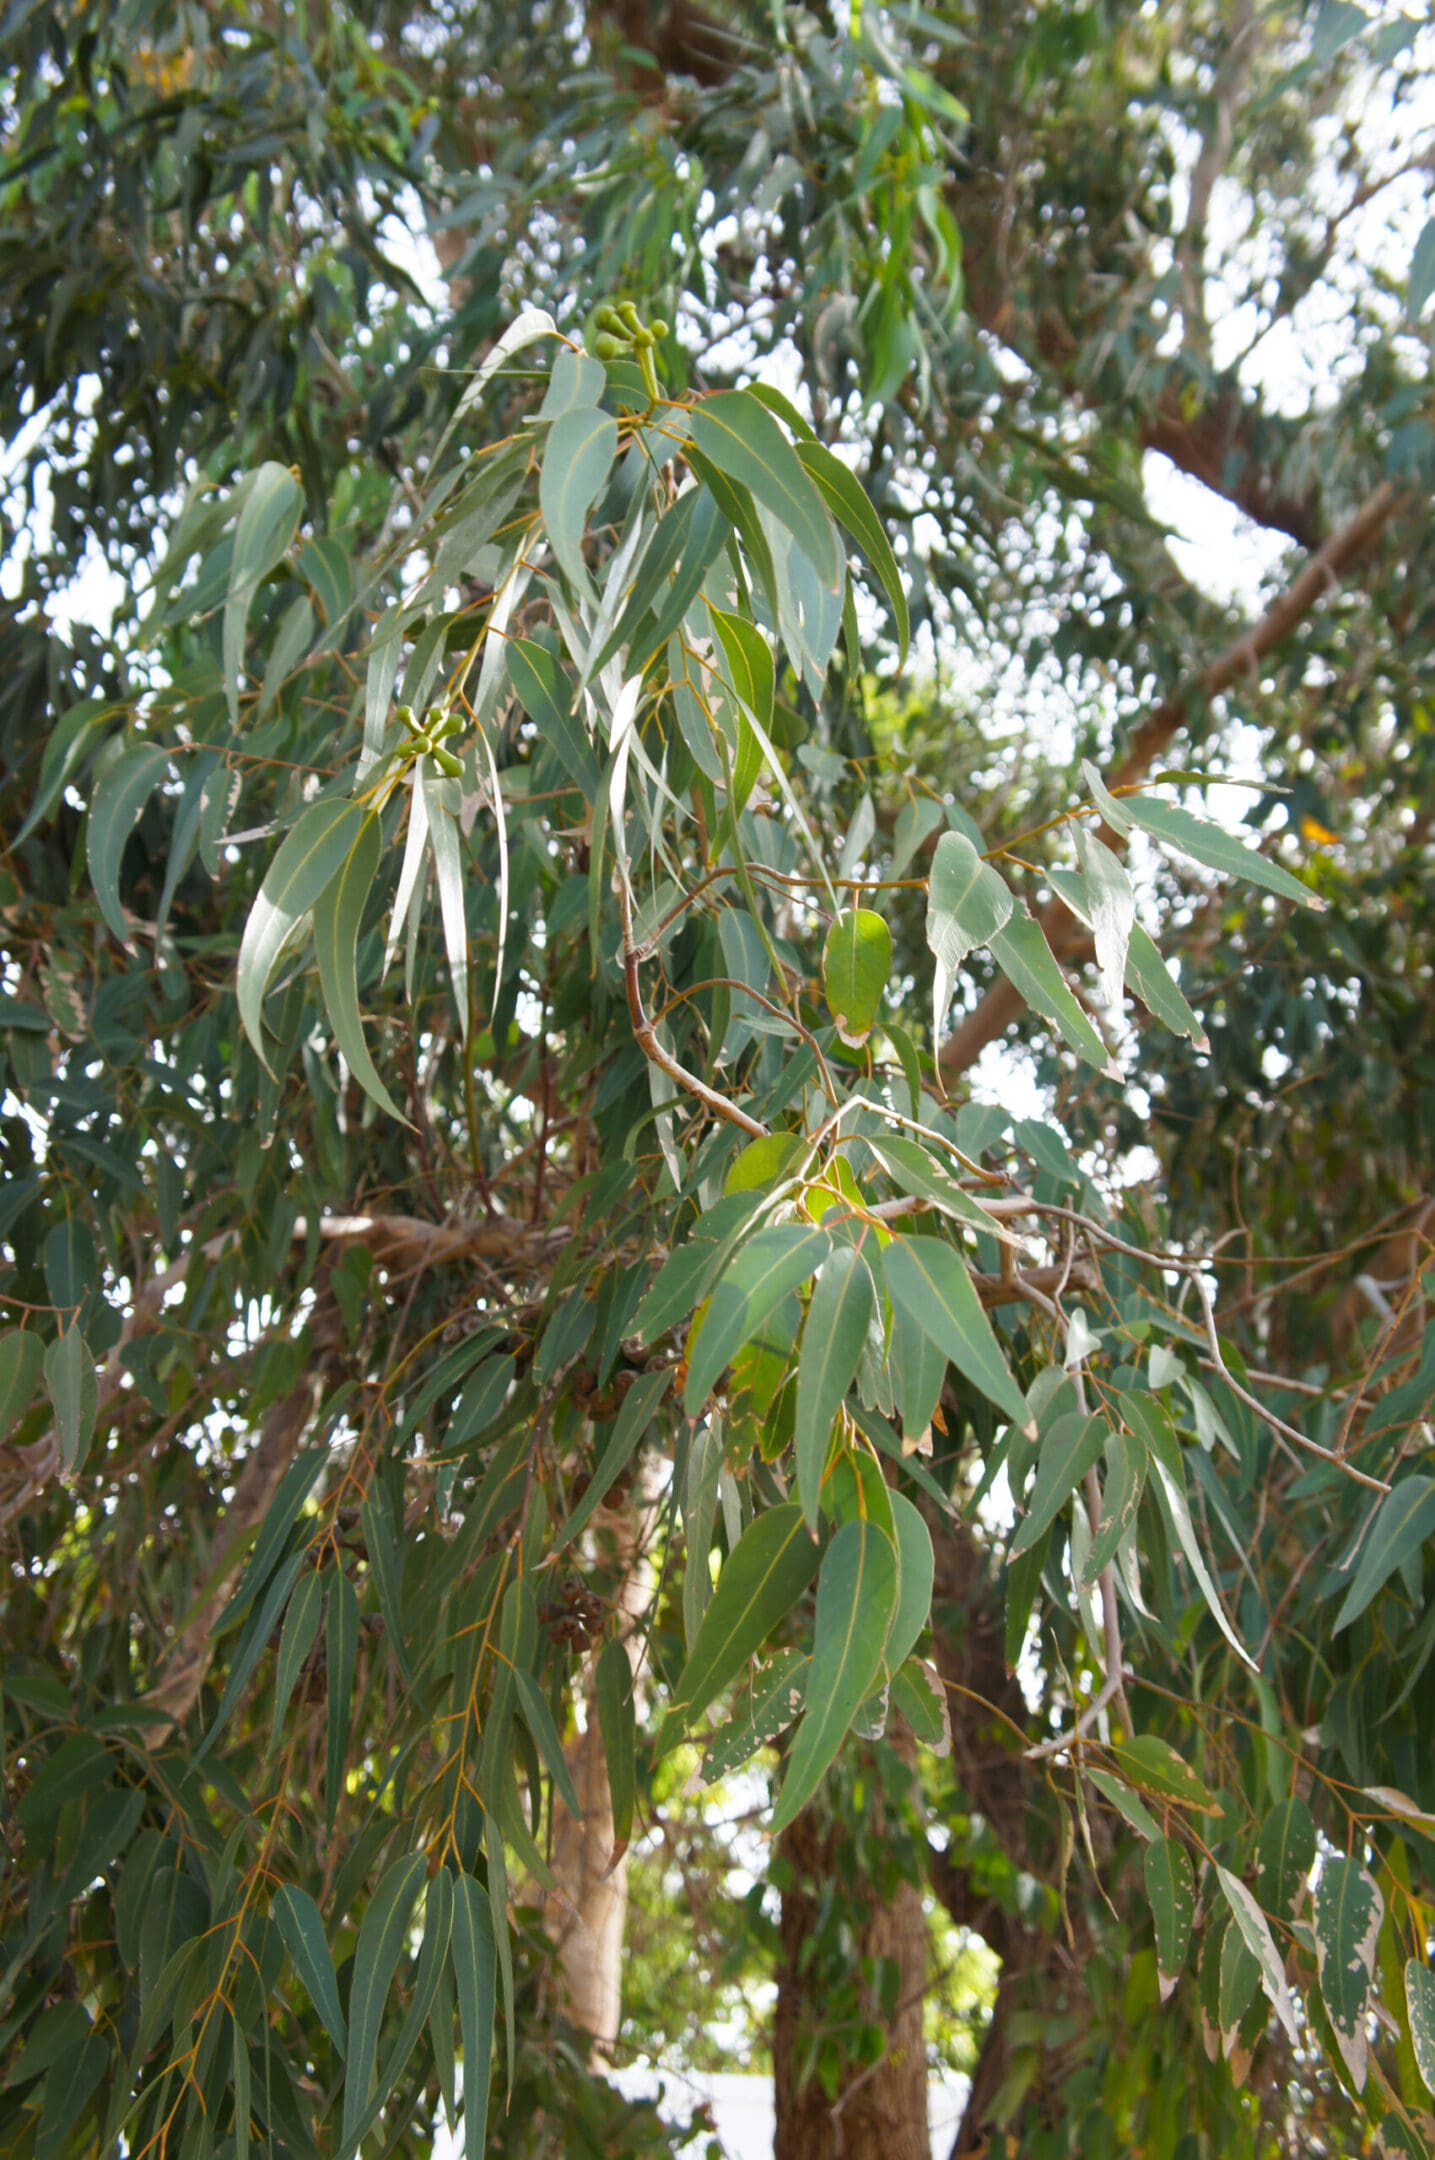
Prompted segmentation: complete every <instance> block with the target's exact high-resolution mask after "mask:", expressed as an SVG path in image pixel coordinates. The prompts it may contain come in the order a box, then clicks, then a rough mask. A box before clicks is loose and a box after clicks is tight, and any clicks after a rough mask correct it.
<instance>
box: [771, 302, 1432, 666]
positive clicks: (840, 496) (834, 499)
mask: <svg viewBox="0 0 1435 2160" xmlns="http://www.w3.org/2000/svg"><path fill="white" fill-rule="evenodd" d="M1417 312H1418V311H1417ZM753 395H754V396H761V395H762V392H761V391H760V390H755V391H754V392H753ZM796 450H797V456H798V459H799V461H800V462H801V464H802V465H803V467H804V468H805V470H806V471H807V472H808V473H809V474H810V475H811V477H812V478H813V479H814V480H815V481H816V482H817V485H818V487H819V488H820V489H821V491H822V495H823V497H824V499H825V501H826V504H827V507H828V509H829V510H830V511H831V512H832V514H833V516H834V517H835V518H837V519H839V520H840V522H841V523H842V524H844V525H845V526H846V527H847V530H848V531H849V532H850V533H851V535H852V537H853V539H854V540H855V541H856V542H857V545H858V546H859V547H860V548H861V550H862V552H863V554H864V555H865V556H866V557H867V560H868V562H869V563H870V564H871V565H872V568H873V569H874V570H875V571H876V573H877V575H878V577H879V579H880V580H881V583H882V590H883V592H885V593H886V595H887V601H888V605H889V606H890V607H891V610H892V619H893V621H894V622H895V623H896V625H897V664H898V666H899V667H904V666H905V665H906V660H907V647H908V645H909V643H910V641H911V634H912V632H911V623H910V620H909V618H908V612H907V594H906V589H905V587H904V586H903V584H902V577H901V572H900V571H899V570H898V568H897V558H896V556H895V555H894V554H893V553H892V543H891V541H890V540H889V539H888V538H887V535H886V533H885V532H884V530H883V528H882V520H881V519H880V518H879V517H878V515H877V513H876V511H875V510H874V509H873V507H872V505H871V503H870V502H869V501H868V499H867V493H866V490H865V489H864V487H863V486H862V483H861V481H860V480H859V479H858V478H857V475H856V474H855V473H854V472H852V471H851V469H850V468H849V467H848V466H846V465H844V464H843V462H842V460H841V458H840V457H836V456H834V455H833V453H832V451H830V450H829V449H828V448H827V446H826V444H825V443H820V442H817V441H815V440H812V439H809V438H806V437H803V438H802V439H800V440H799V441H798V443H797V445H796Z"/></svg>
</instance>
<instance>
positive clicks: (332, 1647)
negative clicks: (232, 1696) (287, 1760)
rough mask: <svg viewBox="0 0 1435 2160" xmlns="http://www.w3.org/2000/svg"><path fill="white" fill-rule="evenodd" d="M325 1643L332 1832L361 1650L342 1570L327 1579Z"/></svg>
mask: <svg viewBox="0 0 1435 2160" xmlns="http://www.w3.org/2000/svg"><path fill="white" fill-rule="evenodd" d="M328 1593H329V1594H328V1604H327V1610H326V1613H325V1629H324V1642H325V1650H326V1653H327V1657H328V1690H329V1703H328V1717H327V1720H326V1749H325V1758H324V1813H325V1818H326V1820H327V1822H328V1825H329V1827H330V1829H331V1830H332V1828H333V1826H334V1817H335V1814H336V1812H337V1810H338V1806H339V1795H340V1793H341V1792H342V1791H343V1789H344V1754H345V1749H346V1747H347V1745H348V1739H349V1715H350V1712H351V1710H352V1709H353V1691H354V1663H355V1660H356V1658H357V1656H358V1649H359V1601H358V1598H357V1597H356V1596H355V1594H354V1586H353V1584H352V1583H351V1582H350V1580H349V1578H348V1576H347V1575H346V1574H345V1573H344V1571H343V1569H342V1568H336V1569H334V1570H333V1571H332V1573H331V1574H330V1576H329V1579H328Z"/></svg>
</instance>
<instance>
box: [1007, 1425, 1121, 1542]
mask: <svg viewBox="0 0 1435 2160" xmlns="http://www.w3.org/2000/svg"><path fill="white" fill-rule="evenodd" d="M1110 1430H1111V1428H1110V1426H1109V1425H1108V1424H1107V1422H1106V1420H1105V1418H1104V1417H1101V1416H1100V1415H1097V1416H1095V1417H1083V1416H1082V1414H1081V1412H1080V1411H1071V1412H1069V1413H1068V1414H1067V1415H1066V1416H1065V1417H1059V1418H1056V1419H1055V1420H1054V1421H1053V1422H1052V1424H1051V1426H1050V1428H1049V1429H1048V1430H1047V1431H1046V1432H1045V1433H1043V1434H1042V1438H1041V1453H1040V1454H1039V1455H1038V1457H1037V1464H1036V1483H1035V1485H1034V1486H1033V1488H1032V1495H1031V1501H1030V1504H1029V1505H1028V1508H1027V1512H1026V1519H1025V1521H1024V1522H1022V1524H1021V1525H1020V1527H1019V1528H1018V1530H1017V1533H1016V1536H1015V1537H1014V1538H1013V1539H1012V1546H1011V1551H1012V1558H1013V1559H1015V1558H1016V1556H1017V1554H1018V1553H1024V1552H1027V1551H1028V1550H1029V1549H1030V1548H1031V1546H1033V1545H1034V1544H1035V1543H1036V1541H1037V1539H1038V1538H1039V1537H1040V1536H1041V1535H1042V1534H1043V1532H1044V1531H1046V1530H1048V1529H1050V1527H1051V1525H1052V1523H1054V1522H1055V1520H1056V1518H1057V1515H1058V1514H1059V1513H1060V1511H1061V1509H1062V1508H1063V1507H1065V1505H1066V1503H1067V1501H1068V1500H1069V1499H1070V1498H1071V1495H1072V1493H1073V1492H1074V1491H1075V1490H1076V1488H1077V1486H1078V1485H1079V1484H1080V1483H1081V1481H1082V1479H1083V1478H1084V1477H1085V1475H1086V1473H1087V1471H1088V1470H1089V1469H1091V1467H1092V1465H1093V1464H1094V1463H1097V1462H1099V1461H1100V1460H1101V1455H1102V1451H1103V1450H1104V1448H1105V1446H1106V1442H1107V1439H1108V1436H1109V1434H1110Z"/></svg>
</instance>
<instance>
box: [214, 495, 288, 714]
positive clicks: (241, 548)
mask: <svg viewBox="0 0 1435 2160" xmlns="http://www.w3.org/2000/svg"><path fill="white" fill-rule="evenodd" d="M303 510H304V490H303V489H302V488H301V487H300V485H299V483H298V481H297V480H296V479H295V477H294V475H293V473H291V472H290V470H289V468H288V466H287V465H278V464H275V463H273V462H270V463H268V464H264V465H261V466H260V467H259V470H258V471H257V472H256V473H255V474H254V476H253V478H252V480H251V482H250V486H249V491H248V493H247V495H246V496H245V499H244V508H243V509H242V510H241V511H240V513H239V523H238V525H237V526H236V527H235V532H234V552H233V554H232V555H231V557H230V559H229V590H228V592H227V593H226V595H225V600H224V633H223V663H224V694H225V697H226V698H227V699H228V702H229V721H230V725H231V727H237V726H238V724H239V671H240V668H241V666H242V664H243V661H244V634H245V631H246V629H247V627H248V623H249V610H250V608H251V607H252V606H253V604H254V595H255V594H256V593H257V592H258V590H259V587H260V586H261V585H262V583H263V582H264V580H265V578H267V577H268V575H269V573H270V571H271V570H273V569H274V568H275V567H276V565H277V564H279V563H281V562H282V561H283V559H284V557H285V555H286V554H287V553H288V551H289V549H290V547H291V546H292V545H293V541H294V535H295V534H296V533H297V532H298V530H299V519H300V517H301V516H302V514H303Z"/></svg>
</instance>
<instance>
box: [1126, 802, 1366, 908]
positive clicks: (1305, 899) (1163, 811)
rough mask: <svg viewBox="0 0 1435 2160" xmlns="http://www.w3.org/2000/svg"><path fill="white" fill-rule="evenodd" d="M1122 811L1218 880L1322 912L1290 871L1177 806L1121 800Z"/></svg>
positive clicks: (1317, 898)
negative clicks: (1241, 881) (1242, 882)
mask: <svg viewBox="0 0 1435 2160" xmlns="http://www.w3.org/2000/svg"><path fill="white" fill-rule="evenodd" d="M1121 808H1122V810H1123V811H1124V813H1125V815H1126V817H1127V819H1128V820H1129V822H1130V823H1131V824H1132V825H1134V826H1136V827H1138V828H1139V830H1140V831H1142V832H1145V833H1149V834H1150V835H1151V838H1152V839H1153V840H1156V841H1159V842H1160V844H1161V845H1162V846H1163V847H1167V848H1171V849H1172V850H1173V851H1174V852H1175V853H1176V854H1178V855H1187V856H1189V857H1190V858H1191V860H1192V861H1193V862H1198V863H1203V864H1204V865H1205V867H1206V868H1207V869H1208V870H1216V871H1219V873H1220V875H1221V876H1222V877H1236V878H1245V879H1247V880H1248V881H1249V883H1251V884H1252V885H1260V886H1262V887H1263V888H1264V889H1265V891H1267V892H1273V893H1277V894H1279V896H1280V897H1281V899H1283V900H1295V901H1298V902H1299V904H1300V905H1301V906H1302V907H1308V908H1314V909H1316V910H1317V911H1319V910H1320V909H1322V908H1323V907H1324V906H1325V902H1324V900H1322V899H1321V897H1320V895H1319V894H1318V893H1313V892H1312V891H1311V890H1310V888H1309V886H1306V885H1302V884H1301V882H1300V880H1299V878H1294V877H1292V876H1291V874H1290V872H1289V870H1283V869H1282V868H1281V866H1280V864H1279V863H1273V862H1270V861H1268V860H1267V858H1266V857H1265V856H1264V855H1261V854H1259V853H1257V851H1256V849H1255V848H1252V847H1247V846H1246V844H1245V842H1244V841H1243V840H1238V839H1237V838H1236V837H1235V835H1234V833H1228V832H1226V831H1225V830H1224V829H1223V828H1222V827H1221V826H1219V825H1212V824H1210V823H1209V822H1208V821H1207V820H1206V819H1205V818H1198V817H1194V816H1193V815H1192V813H1191V812H1190V811H1189V810H1183V809H1182V808H1181V806H1180V804H1179V803H1168V802H1159V801H1158V800H1157V799H1156V798H1155V797H1154V796H1152V795H1123V796H1122V797H1121Z"/></svg>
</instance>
